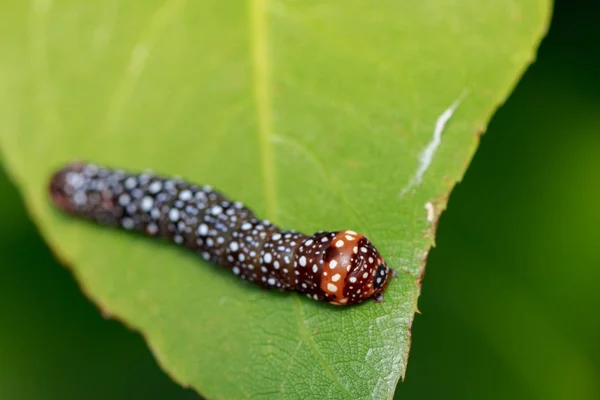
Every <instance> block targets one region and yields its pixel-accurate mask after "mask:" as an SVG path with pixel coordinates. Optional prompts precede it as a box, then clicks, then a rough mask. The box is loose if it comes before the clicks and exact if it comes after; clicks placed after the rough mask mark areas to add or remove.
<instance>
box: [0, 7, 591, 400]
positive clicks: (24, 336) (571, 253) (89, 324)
mask: <svg viewBox="0 0 600 400" xmlns="http://www.w3.org/2000/svg"><path fill="white" fill-rule="evenodd" d="M599 17H600V4H598V2H596V3H595V4H594V3H592V2H586V1H582V0H581V1H572V0H571V1H566V0H565V1H559V2H557V3H556V6H555V12H554V17H553V21H552V25H551V28H550V32H549V34H548V37H547V38H546V39H545V40H544V41H543V43H542V46H541V48H540V51H539V55H538V60H537V62H536V63H535V64H534V65H533V66H532V67H531V68H530V69H529V70H528V72H527V73H526V75H525V76H524V77H523V79H522V80H521V82H520V83H519V85H518V87H517V88H516V90H515V91H514V93H513V94H512V95H511V97H510V98H509V99H508V101H507V103H506V104H505V105H504V106H503V107H502V108H501V109H500V110H499V111H498V112H497V114H496V115H495V116H494V118H493V120H492V123H491V125H490V128H489V130H488V132H487V133H486V134H485V135H484V136H483V138H482V142H481V146H480V148H479V150H478V151H477V154H476V156H475V158H474V160H473V162H472V164H471V165H470V167H469V170H468V172H467V174H466V176H465V178H464V180H463V182H462V183H461V184H459V185H458V186H457V188H456V189H455V190H454V191H453V193H452V196H451V198H450V203H449V208H448V210H447V211H446V212H445V213H444V214H443V216H442V218H441V221H440V225H439V231H438V237H437V248H436V249H434V250H433V251H432V253H431V255H430V257H429V262H428V265H427V271H426V274H425V279H424V282H423V293H422V297H421V299H420V301H419V308H420V310H421V312H422V315H417V316H416V319H415V323H414V326H413V346H412V350H411V355H410V360H409V367H408V372H407V375H406V381H405V383H402V384H400V385H399V386H398V389H397V396H396V397H397V398H402V399H421V398H423V399H432V398H461V399H464V398H477V399H479V398H497V399H501V398H502V399H504V398H524V399H525V398H526V399H532V398H540V399H567V398H568V399H598V398H600V340H599V339H600V243H599V242H600V208H599V207H598V205H599V204H600V46H599V44H600V25H599V24H598V22H599V21H600V18H599ZM0 193H1V194H2V196H0V221H2V224H1V225H0V251H1V252H2V258H1V262H0V399H8V400H12V399H79V398H86V399H87V398H89V399H106V398H111V399H131V398H144V399H197V398H198V396H197V395H196V394H195V393H193V392H192V391H191V390H186V389H183V388H181V387H179V386H178V385H176V384H174V383H172V382H171V381H170V379H169V378H168V377H167V376H166V375H165V374H164V373H163V372H162V371H161V370H160V368H159V367H158V366H157V364H156V362H155V361H154V359H153V357H152V355H151V354H150V352H149V351H148V349H147V348H146V346H145V344H144V342H143V340H142V338H141V337H140V336H139V335H138V334H137V333H134V332H131V331H129V330H128V329H127V328H126V327H124V326H122V325H121V324H120V323H119V322H116V321H113V320H109V319H105V318H103V317H102V315H101V314H100V312H99V311H98V310H97V309H96V308H95V307H94V306H93V305H92V304H91V303H90V302H89V301H88V300H87V299H86V298H85V297H84V296H83V295H82V294H81V292H80V291H79V289H78V287H77V284H76V282H75V281H74V280H73V278H72V276H71V275H70V273H69V272H68V270H67V269H65V268H64V267H62V266H60V265H59V264H58V263H57V262H56V261H55V260H54V259H53V257H52V253H51V251H50V250H49V249H48V248H47V246H46V245H45V244H44V242H43V241H42V239H41V238H40V237H39V236H38V234H37V232H36V230H35V227H34V226H33V224H32V223H31V221H30V220H29V219H28V217H27V214H26V212H25V210H24V208H23V205H22V203H21V200H20V198H19V194H18V193H17V191H16V189H15V188H14V187H13V186H12V185H11V184H10V183H9V182H8V180H7V177H6V176H5V175H4V174H3V173H2V174H1V175H0Z"/></svg>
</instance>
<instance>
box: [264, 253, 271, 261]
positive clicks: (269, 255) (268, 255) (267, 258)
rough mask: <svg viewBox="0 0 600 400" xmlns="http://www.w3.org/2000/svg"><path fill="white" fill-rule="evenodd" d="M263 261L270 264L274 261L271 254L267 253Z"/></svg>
mask: <svg viewBox="0 0 600 400" xmlns="http://www.w3.org/2000/svg"><path fill="white" fill-rule="evenodd" d="M263 260H265V262H267V263H270V262H271V261H272V260H273V257H272V256H271V253H265V255H264V256H263Z"/></svg>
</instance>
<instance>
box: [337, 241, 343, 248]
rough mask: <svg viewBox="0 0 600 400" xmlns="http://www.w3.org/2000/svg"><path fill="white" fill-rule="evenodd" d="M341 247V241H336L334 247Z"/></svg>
mask: <svg viewBox="0 0 600 400" xmlns="http://www.w3.org/2000/svg"><path fill="white" fill-rule="evenodd" d="M343 245H344V241H343V240H338V241H337V242H335V247H342V246H343Z"/></svg>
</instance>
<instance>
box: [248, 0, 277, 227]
mask: <svg viewBox="0 0 600 400" xmlns="http://www.w3.org/2000/svg"><path fill="white" fill-rule="evenodd" d="M267 1H268V0H250V46H251V51H252V61H253V67H254V70H253V91H254V100H255V101H256V113H257V122H258V127H257V128H258V129H257V134H258V145H259V150H260V168H261V175H262V181H263V188H264V191H265V209H266V215H267V218H268V219H270V220H275V213H276V210H277V195H276V190H275V171H274V167H273V145H272V141H271V136H272V116H271V96H270V92H269V80H270V78H271V76H270V72H271V71H270V69H269V59H268V56H269V55H268V49H267V42H268V32H267V16H266V15H267Z"/></svg>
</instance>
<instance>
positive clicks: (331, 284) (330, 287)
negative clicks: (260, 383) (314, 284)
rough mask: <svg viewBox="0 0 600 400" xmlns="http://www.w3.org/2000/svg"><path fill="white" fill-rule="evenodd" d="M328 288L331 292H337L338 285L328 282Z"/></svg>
mask: <svg viewBox="0 0 600 400" xmlns="http://www.w3.org/2000/svg"><path fill="white" fill-rule="evenodd" d="M327 290H329V291H330V292H334V293H335V292H337V290H338V287H337V286H336V285H334V284H333V283H328V284H327Z"/></svg>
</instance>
